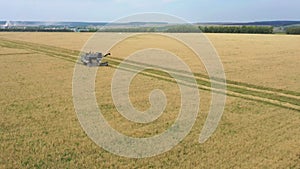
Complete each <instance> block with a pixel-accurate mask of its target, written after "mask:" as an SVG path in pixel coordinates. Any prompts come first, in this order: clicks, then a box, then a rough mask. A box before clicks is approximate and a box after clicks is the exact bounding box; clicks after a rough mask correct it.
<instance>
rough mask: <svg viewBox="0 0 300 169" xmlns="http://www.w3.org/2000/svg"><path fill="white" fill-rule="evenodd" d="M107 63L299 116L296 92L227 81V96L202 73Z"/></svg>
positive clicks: (36, 48)
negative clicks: (192, 81) (291, 111)
mask: <svg viewBox="0 0 300 169" xmlns="http://www.w3.org/2000/svg"><path fill="white" fill-rule="evenodd" d="M0 46H2V47H7V48H18V49H26V50H29V51H31V52H37V53H41V54H45V55H48V56H51V57H56V58H59V59H63V60H66V61H70V62H74V63H76V62H77V59H78V56H79V54H80V51H75V50H69V49H65V48H60V47H54V46H49V45H43V44H36V43H32V42H24V41H19V40H7V39H0ZM106 60H108V61H109V62H110V64H111V65H112V66H111V67H113V68H120V69H123V70H127V71H137V70H138V69H139V68H145V67H149V68H152V69H153V70H146V71H143V72H140V74H142V75H145V76H150V77H154V78H158V79H161V80H165V81H169V82H173V83H177V82H176V81H175V80H174V79H173V78H171V77H169V76H168V75H166V74H165V73H164V72H162V71H158V70H155V69H160V70H168V71H170V72H172V73H175V74H176V75H177V76H178V77H179V79H180V82H179V83H182V84H183V85H187V86H191V83H190V82H189V81H190V80H191V78H193V76H194V77H195V79H196V81H197V86H196V87H198V88H199V89H200V90H207V91H212V92H218V93H223V94H227V95H228V96H232V97H239V98H243V99H246V100H252V101H258V102H262V103H266V104H271V105H275V106H279V107H283V108H288V109H293V110H296V111H299V112H300V93H298V92H295V91H288V90H282V89H275V88H268V87H262V86H257V85H252V84H247V83H241V82H236V81H231V80H227V91H226V93H225V92H224V91H221V90H220V89H218V88H211V83H215V84H217V85H221V83H220V81H222V79H217V78H212V79H210V78H209V77H208V76H207V75H203V74H200V73H194V75H191V74H190V73H188V72H184V71H178V70H172V69H166V68H163V67H158V66H156V65H150V64H145V63H139V62H135V61H130V60H127V61H123V60H122V59H119V58H113V57H110V58H106ZM121 62H123V65H125V67H119V65H120V63H121Z"/></svg>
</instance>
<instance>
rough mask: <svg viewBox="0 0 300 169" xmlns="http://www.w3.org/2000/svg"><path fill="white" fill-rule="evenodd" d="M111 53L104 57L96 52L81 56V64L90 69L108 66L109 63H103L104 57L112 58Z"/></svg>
mask: <svg viewBox="0 0 300 169" xmlns="http://www.w3.org/2000/svg"><path fill="white" fill-rule="evenodd" d="M110 55H111V54H110V53H107V54H106V55H104V56H103V55H102V53H99V52H96V53H91V52H89V53H84V54H82V55H81V62H82V63H83V64H84V65H86V66H89V67H94V66H108V62H103V63H102V59H103V58H104V57H107V56H110Z"/></svg>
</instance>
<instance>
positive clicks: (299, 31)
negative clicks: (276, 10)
mask: <svg viewBox="0 0 300 169" xmlns="http://www.w3.org/2000/svg"><path fill="white" fill-rule="evenodd" d="M286 33H287V34H294V35H300V26H297V27H289V28H287V29H286Z"/></svg>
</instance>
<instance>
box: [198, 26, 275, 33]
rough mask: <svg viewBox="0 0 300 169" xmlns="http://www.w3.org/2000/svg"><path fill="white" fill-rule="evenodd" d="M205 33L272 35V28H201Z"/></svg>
mask: <svg viewBox="0 0 300 169" xmlns="http://www.w3.org/2000/svg"><path fill="white" fill-rule="evenodd" d="M199 29H200V30H201V31H202V32H203V33H249V34H272V33H273V27H272V26H199Z"/></svg>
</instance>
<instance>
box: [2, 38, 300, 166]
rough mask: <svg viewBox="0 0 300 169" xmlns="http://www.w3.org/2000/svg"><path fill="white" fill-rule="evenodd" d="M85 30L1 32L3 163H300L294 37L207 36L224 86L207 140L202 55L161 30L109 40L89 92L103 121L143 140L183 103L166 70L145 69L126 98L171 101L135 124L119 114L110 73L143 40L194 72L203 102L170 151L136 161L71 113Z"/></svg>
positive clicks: (139, 105)
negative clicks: (155, 93)
mask: <svg viewBox="0 0 300 169" xmlns="http://www.w3.org/2000/svg"><path fill="white" fill-rule="evenodd" d="M125 35H126V34H117V33H103V34H102V35H101V36H102V37H103V41H102V43H103V44H102V43H99V44H97V45H99V46H101V45H103V46H104V45H105V43H107V41H113V40H115V39H117V38H118V37H119V36H125ZM91 36H92V34H90V33H0V67H1V68H0V72H1V73H0V79H1V81H0V84H1V86H0V89H1V93H0V113H1V114H0V115H1V118H0V151H1V153H0V168H300V148H299V147H300V141H299V140H300V135H299V133H300V128H299V124H300V85H299V84H300V62H299V56H300V48H299V47H298V46H299V44H300V37H299V36H288V35H247V34H245V35H238V34H207V35H206V36H207V38H208V39H209V40H210V41H211V43H212V44H213V45H214V47H215V48H216V51H217V52H218V54H219V56H220V58H221V61H222V63H223V65H224V69H225V73H226V77H227V90H228V91H227V100H226V106H225V111H224V113H223V117H222V119H221V121H220V124H219V126H218V128H217V130H216V131H215V133H214V134H213V135H212V136H211V138H209V140H208V141H207V142H205V143H204V144H199V142H198V138H199V133H200V131H201V129H202V126H203V124H204V122H205V118H206V117H207V114H208V110H209V104H210V101H211V91H210V90H205V89H206V88H207V87H210V82H209V79H208V77H207V73H206V71H205V68H204V67H203V66H201V65H202V63H201V62H200V60H198V59H197V58H196V57H195V56H193V53H192V52H191V51H189V50H188V49H184V48H180V46H179V44H177V43H176V42H173V41H170V40H169V39H167V38H164V37H163V36H161V35H158V34H138V35H136V36H135V37H134V38H129V39H127V40H125V41H123V42H121V43H119V44H116V45H115V46H114V47H113V48H111V50H110V52H111V53H112V56H111V57H108V58H107V59H106V61H108V62H109V64H110V66H108V67H101V68H99V70H98V72H97V78H96V89H95V90H96V97H97V102H98V105H99V108H100V109H101V111H102V112H103V115H104V117H105V119H106V120H107V121H108V122H109V124H110V125H111V126H112V127H113V128H114V129H116V130H117V131H119V132H121V133H123V134H126V135H128V136H132V137H150V136H154V135H155V134H157V133H161V132H163V131H164V130H166V129H167V128H168V127H170V125H171V124H172V123H173V122H174V121H175V119H176V117H177V115H178V111H179V108H180V95H179V93H180V90H179V89H178V86H177V84H176V83H173V82H172V81H169V80H167V79H169V78H170V77H169V76H168V75H167V74H164V73H160V72H158V71H156V70H149V71H148V72H141V73H139V74H138V75H137V76H136V77H135V78H134V79H133V81H132V82H131V85H130V93H129V95H130V100H131V102H132V104H133V105H134V106H135V108H136V109H138V110H140V111H145V110H146V109H147V108H149V106H150V103H149V100H148V97H149V93H150V92H151V91H152V90H154V89H157V88H159V89H161V90H163V91H164V92H165V95H166V98H167V100H168V103H167V105H166V109H165V111H164V114H163V115H162V116H161V117H160V118H159V119H157V120H156V121H154V122H153V123H150V124H137V123H133V122H130V121H128V120H127V119H126V118H124V117H122V116H121V115H120V114H119V113H118V112H117V110H116V108H115V107H114V104H113V100H112V98H111V79H112V77H113V75H114V72H115V71H116V67H117V66H118V65H119V64H120V63H121V62H122V60H123V59H124V58H125V57H126V56H127V55H128V54H130V53H131V52H132V51H134V50H138V49H140V48H142V47H144V46H151V47H156V46H164V45H165V46H164V47H165V48H168V50H170V51H173V52H174V53H176V54H178V55H179V56H181V57H182V59H183V60H184V61H185V62H186V63H187V64H188V65H189V66H190V67H191V69H192V71H193V73H194V74H195V76H196V77H197V83H198V88H199V92H200V95H201V103H200V107H199V108H200V111H199V114H198V117H197V119H196V122H195V125H194V126H193V128H192V130H191V132H190V133H189V134H188V136H187V137H186V138H185V139H184V140H183V141H182V142H180V143H179V144H178V145H177V146H175V147H174V148H173V149H171V150H170V151H168V152H166V153H163V154H161V155H158V156H154V157H150V158H143V159H130V158H126V157H120V156H117V155H114V154H111V153H110V152H108V151H106V150H104V149H102V148H100V147H99V146H97V145H96V144H95V143H94V142H93V141H92V140H91V139H90V138H89V137H88V136H87V135H86V134H85V132H84V130H83V129H82V128H81V125H80V123H79V121H78V119H77V116H76V112H75V109H74V105H73V100H72V77H73V71H74V66H75V64H76V59H77V57H78V56H79V52H80V51H81V50H82V48H83V46H84V45H85V43H86V42H87V40H88V39H89V38H90V37H91ZM177 36H184V37H185V38H190V39H193V37H194V35H193V34H178V35H177ZM179 48H180V50H178V49H179ZM127 64H128V65H129V66H131V67H134V66H139V63H135V62H128V63H127ZM140 64H142V63H140ZM144 64H145V63H144ZM199 65H200V66H199ZM155 75H159V78H157V76H155Z"/></svg>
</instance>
